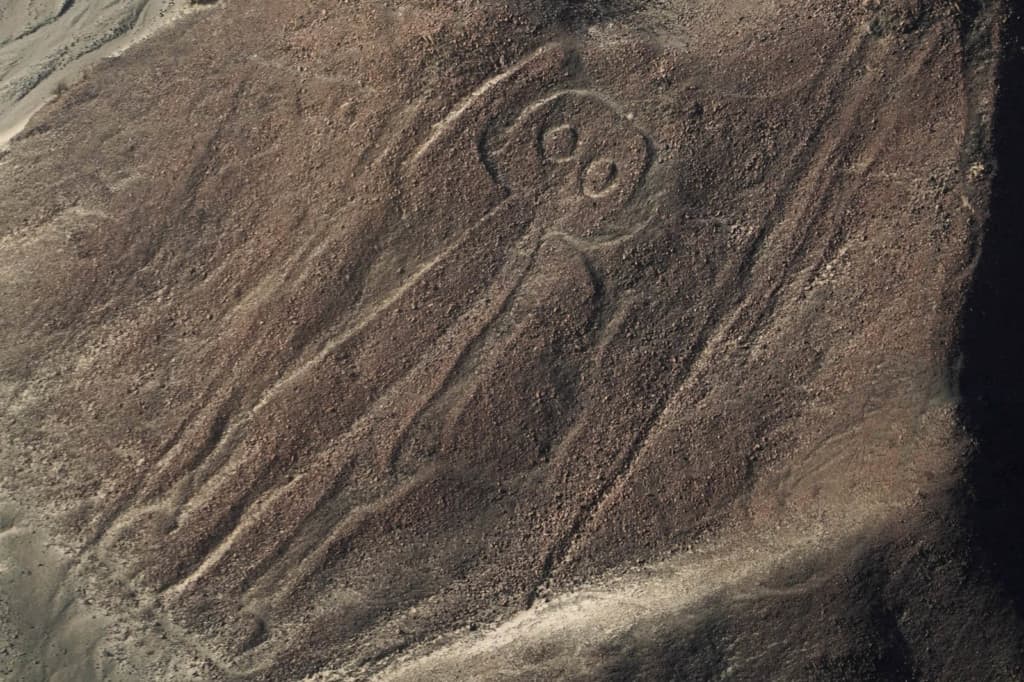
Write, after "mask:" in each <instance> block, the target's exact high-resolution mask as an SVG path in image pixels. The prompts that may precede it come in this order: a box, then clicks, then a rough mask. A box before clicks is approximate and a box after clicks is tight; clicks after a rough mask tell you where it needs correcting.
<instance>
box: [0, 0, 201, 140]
mask: <svg viewBox="0 0 1024 682" xmlns="http://www.w3.org/2000/svg"><path fill="white" fill-rule="evenodd" d="M198 4H199V3H197V2H196V1H195V0H114V1H112V2H109V1H108V2H97V1H94V0H4V3H3V4H2V5H0V145H4V144H5V143H6V142H8V140H9V139H10V138H11V137H13V136H14V135H17V134H18V133H19V132H20V131H21V130H22V128H24V126H25V124H26V123H28V119H29V117H31V116H32V114H34V113H35V112H36V111H37V110H38V109H39V108H40V107H41V106H42V105H43V104H45V103H46V101H47V100H48V99H50V98H52V97H54V96H55V95H59V94H60V93H62V92H63V91H64V90H66V89H67V88H68V87H69V86H70V85H71V84H72V83H74V82H76V81H77V80H79V79H80V78H82V77H83V74H84V73H86V72H87V71H88V69H89V68H91V66H92V65H93V64H96V63H97V62H98V61H99V60H101V59H104V58H106V57H109V56H112V55H116V54H117V53H119V52H120V51H122V50H124V49H125V48H127V47H129V46H130V45H132V44H133V43H134V42H136V41H139V40H142V39H145V38H146V37H148V36H151V35H152V34H153V33H154V32H155V31H157V30H158V29H160V28H162V27H163V26H166V25H168V24H169V23H170V22H171V21H173V20H174V19H177V18H179V17H181V16H182V15H184V14H185V12H187V11H189V10H191V9H195V8H196V7H197V6H198Z"/></svg>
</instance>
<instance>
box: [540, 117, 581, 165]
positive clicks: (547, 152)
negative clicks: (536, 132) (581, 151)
mask: <svg viewBox="0 0 1024 682" xmlns="http://www.w3.org/2000/svg"><path fill="white" fill-rule="evenodd" d="M578 140H579V136H578V135H577V134H576V130H575V129H574V128H573V127H572V126H570V125H568V124H563V125H558V126H554V127H553V128H548V129H547V130H545V131H544V135H543V136H541V143H540V144H541V151H542V152H543V153H544V158H547V159H550V160H552V161H566V160H568V159H570V158H572V155H573V154H574V153H575V152H576V143H577V141H578Z"/></svg>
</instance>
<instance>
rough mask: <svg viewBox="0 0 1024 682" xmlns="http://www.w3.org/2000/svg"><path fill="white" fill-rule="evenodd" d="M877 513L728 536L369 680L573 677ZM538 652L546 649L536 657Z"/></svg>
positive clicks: (752, 591) (745, 594)
mask: <svg viewBox="0 0 1024 682" xmlns="http://www.w3.org/2000/svg"><path fill="white" fill-rule="evenodd" d="M880 512H881V510H880V509H870V510H869V509H862V510H859V513H857V514H851V518H850V519H849V520H848V521H847V522H846V523H843V524H841V525H842V527H839V525H832V526H829V527H825V526H821V525H813V526H806V527H804V528H801V529H799V530H794V531H788V532H785V533H782V534H778V535H773V536H772V535H758V536H750V537H743V538H741V537H734V538H731V539H730V542H729V543H728V545H722V546H717V547H716V546H708V547H705V548H703V549H699V550H695V551H692V552H687V553H684V554H681V555H679V556H676V557H674V558H671V559H667V560H665V561H664V562H662V563H660V564H656V565H654V566H652V567H650V568H645V569H642V570H635V571H630V572H628V573H627V574H625V575H623V576H621V577H618V578H615V579H613V580H610V581H609V582H607V583H605V584H603V585H601V586H596V587H592V588H589V589H583V590H580V591H576V592H572V593H569V594H565V595H562V596H559V597H556V598H554V599H552V600H551V601H550V602H549V603H546V604H538V605H537V606H535V607H534V608H531V609H529V610H527V611H524V612H521V613H520V614H518V615H516V616H514V617H513V618H511V619H510V620H508V621H506V622H504V623H502V624H500V625H498V626H497V627H494V628H493V629H490V630H485V631H483V632H481V633H478V634H474V635H471V636H468V637H461V638H456V639H454V640H452V641H449V642H448V643H446V644H443V645H441V646H440V647H438V645H437V644H435V645H433V646H431V645H426V646H425V647H424V648H425V649H426V650H423V649H419V650H412V651H410V652H408V653H407V654H405V655H403V656H402V657H401V658H399V659H397V660H394V661H392V664H391V665H390V666H389V667H388V668H387V669H386V670H385V671H384V672H383V673H382V674H381V675H379V676H378V677H375V679H379V680H387V681H389V682H397V681H402V680H428V679H445V680H453V681H454V680H483V679H487V680H503V679H552V674H553V673H555V672H557V671H561V673H564V674H565V676H566V677H572V678H573V679H578V677H574V675H575V676H579V675H585V674H586V673H587V671H588V669H596V668H597V667H599V663H600V659H601V656H602V653H601V652H602V645H603V644H607V643H609V642H612V641H614V640H615V639H616V637H618V636H621V635H625V634H627V633H629V632H631V631H633V632H636V631H637V630H636V628H637V627H638V626H642V625H644V624H654V623H657V622H661V621H672V622H681V623H685V622H686V621H687V619H690V618H692V620H693V622H694V623H698V622H699V621H700V620H701V618H702V615H704V612H705V609H704V607H703V605H705V604H706V603H707V602H708V600H709V599H713V598H715V597H716V596H721V597H723V598H727V599H747V598H751V597H756V596H757V595H758V594H760V593H762V592H764V593H766V594H767V593H770V592H771V588H770V587H768V588H764V587H762V586H761V585H760V581H761V580H763V579H766V578H770V576H771V574H772V573H773V572H774V571H776V570H778V569H779V568H781V567H782V566H784V565H785V564H787V563H788V562H790V561H794V560H797V559H799V558H801V557H809V556H814V555H816V554H818V553H820V552H821V551H822V550H823V549H825V548H827V547H829V546H834V545H836V544H838V543H841V542H843V539H844V538H851V537H854V536H855V535H856V534H857V532H858V531H859V530H866V529H869V528H870V527H872V525H873V524H874V523H876V521H877V519H879V518H882V514H881V513H880ZM811 582H813V581H811ZM807 587H808V588H813V585H808V586H807ZM793 589H794V590H797V589H800V588H799V587H795V588H793ZM431 649H433V651H432V652H431ZM531 652H532V653H531ZM537 652H544V655H543V656H542V657H540V658H538V657H537V655H536V654H537ZM354 674H358V673H356V671H351V670H345V671H342V670H335V671H331V672H323V673H319V674H318V675H314V676H312V677H309V678H307V682H313V681H314V680H316V681H317V682H326V681H328V680H342V679H351V678H352V676H353V675H354Z"/></svg>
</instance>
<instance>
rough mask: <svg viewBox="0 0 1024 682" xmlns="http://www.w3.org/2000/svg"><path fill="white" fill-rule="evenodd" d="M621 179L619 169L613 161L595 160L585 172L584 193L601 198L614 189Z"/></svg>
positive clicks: (588, 165)
mask: <svg viewBox="0 0 1024 682" xmlns="http://www.w3.org/2000/svg"><path fill="white" fill-rule="evenodd" d="M618 178H619V167H618V166H616V165H615V162H614V161H612V160H611V159H604V158H600V159H594V160H593V161H591V162H590V163H589V164H587V167H586V168H585V169H584V170H583V193H584V194H586V195H587V196H588V197H600V196H603V195H605V194H607V193H608V192H610V191H611V190H612V189H614V187H615V184H616V181H617V180H618Z"/></svg>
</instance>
